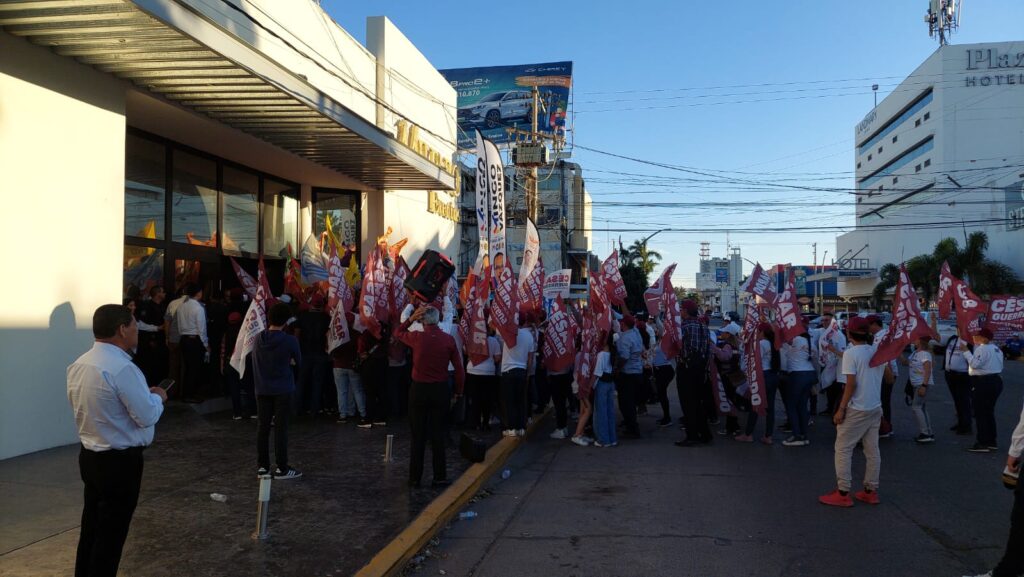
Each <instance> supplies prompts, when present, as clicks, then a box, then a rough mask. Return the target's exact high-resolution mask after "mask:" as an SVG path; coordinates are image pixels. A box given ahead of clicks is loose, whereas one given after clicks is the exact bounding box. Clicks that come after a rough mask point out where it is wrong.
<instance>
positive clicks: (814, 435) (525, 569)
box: [408, 362, 1024, 577]
mask: <svg viewBox="0 0 1024 577" xmlns="http://www.w3.org/2000/svg"><path fill="white" fill-rule="evenodd" d="M903 378H904V379H905V378H906V376H905V375H904V377H903ZM1004 379H1005V382H1006V387H1005V391H1004V392H1003V395H1002V397H1001V398H1000V399H999V404H998V407H997V417H998V421H999V439H1000V445H1001V447H1002V448H1003V449H1004V450H1002V451H1000V452H999V453H993V454H987V455H986V454H973V453H968V452H967V451H966V448H967V447H968V446H969V445H970V444H972V443H973V440H974V439H973V438H972V437H962V436H956V435H954V434H953V433H951V432H949V431H948V430H947V427H948V425H950V424H951V423H952V422H953V405H952V401H951V399H950V396H949V392H948V390H947V389H946V388H945V385H944V383H942V382H941V377H940V383H939V384H940V385H942V386H940V387H936V388H934V389H933V391H932V393H931V394H932V395H933V397H932V400H931V402H930V403H929V409H930V411H931V415H932V418H933V422H934V423H935V424H936V435H937V438H938V439H937V442H936V443H934V444H932V445H926V446H919V445H917V444H915V443H914V442H913V440H912V438H913V437H914V436H915V435H916V434H917V431H916V428H915V426H914V422H913V417H912V415H911V413H910V409H909V408H908V407H906V406H905V405H903V402H902V398H899V399H897V398H896V395H895V394H894V400H893V406H894V412H895V419H894V420H895V421H896V423H895V428H896V437H895V438H893V439H888V440H883V441H882V443H883V444H882V459H883V463H882V477H881V488H880V495H881V497H882V504H881V505H878V506H868V505H864V504H861V503H858V504H857V506H855V507H854V508H852V509H836V508H832V507H826V506H824V505H821V504H819V503H818V502H817V497H818V495H821V494H824V493H826V492H829V491H831V490H832V489H833V488H834V487H835V481H834V473H833V465H832V462H833V451H832V446H833V441H834V439H835V429H834V427H833V426H832V424H831V421H830V420H829V419H828V418H827V417H817V418H815V421H816V424H815V425H814V426H813V427H812V428H811V435H810V438H811V440H812V444H811V446H809V447H804V448H786V447H783V446H782V445H781V444H780V443H779V442H778V441H779V440H781V435H780V434H777V435H776V444H775V445H773V446H770V447H769V446H764V445H761V444H760V443H755V444H742V443H738V442H736V441H733V440H731V439H727V438H726V437H722V436H719V437H717V438H716V440H715V443H714V444H713V445H712V446H710V447H699V448H685V449H684V448H678V447H676V446H674V445H673V444H672V441H673V440H675V439H678V438H680V437H681V435H682V433H681V431H679V430H678V428H676V427H672V428H669V429H657V428H656V426H655V424H654V420H655V415H654V414H653V413H660V410H659V409H655V407H654V406H652V407H651V409H652V415H649V416H646V417H641V423H642V425H643V426H644V429H645V438H644V439H642V440H635V441H628V440H627V441H622V442H621V443H620V446H619V447H617V448H604V449H601V448H592V447H587V448H582V447H577V446H575V445H572V444H571V443H570V442H569V441H567V440H565V441H556V440H551V439H548V438H547V435H546V432H547V431H550V429H551V428H553V424H550V425H548V426H547V427H546V428H545V429H542V432H541V433H540V434H538V435H536V436H535V437H534V438H532V439H530V440H529V441H528V442H527V443H526V444H525V445H524V446H523V447H522V448H521V449H520V450H519V452H518V453H517V454H516V455H515V456H514V457H513V459H512V461H511V462H510V466H509V468H510V470H511V473H512V474H511V477H510V478H509V479H508V480H502V479H501V478H500V477H498V476H496V477H495V478H494V479H492V480H491V481H490V483H489V485H488V488H487V489H486V490H485V491H484V492H483V493H482V494H481V495H480V499H479V500H478V501H477V502H475V503H471V504H470V505H469V507H468V508H467V510H472V511H475V512H476V513H477V514H478V517H476V518H474V519H470V520H465V521H455V522H454V523H453V524H452V525H451V526H450V527H449V528H448V529H447V530H446V531H444V532H443V533H442V534H441V535H440V536H439V543H435V544H434V545H433V546H431V548H430V549H429V555H427V557H426V560H425V562H423V563H422V564H420V565H418V566H415V567H410V569H409V570H408V572H409V573H410V574H414V575H439V574H446V575H479V576H486V577H502V576H522V575H544V576H556V575H559V576H578V577H583V576H590V575H601V576H604V577H616V576H638V577H639V576H644V577H650V576H656V575H666V576H668V575H672V576H701V577H704V576H729V577H733V576H741V575H750V576H755V575H756V576H772V575H778V576H786V577H791V576H818V575H821V576H825V575H828V576H835V577H839V576H847V575H848V576H858V577H860V576H885V575H895V576H901V577H906V576H917V575H920V576H927V577H939V576H960V575H964V574H969V575H974V574H976V573H983V572H984V571H987V570H989V569H991V568H992V566H994V564H995V563H996V562H997V561H998V559H999V557H1000V555H1001V554H1002V550H1003V546H1004V545H1005V540H1006V536H1007V532H1008V528H1009V512H1010V508H1011V505H1012V499H1013V497H1012V493H1011V492H1010V491H1007V490H1006V489H1004V488H1003V487H1002V484H1001V482H1000V473H1001V471H1002V467H1003V465H1004V464H1005V460H1006V455H1005V448H1006V447H1007V446H1008V445H1009V437H1010V433H1011V431H1012V429H1013V427H1014V426H1015V425H1016V422H1017V417H1018V416H1019V414H1020V410H1021V403H1022V390H1024V363H1020V362H1010V363H1007V371H1006V373H1005V374H1004ZM901 382H902V381H901ZM901 389H902V385H899V386H898V387H897V388H896V390H897V391H900V390H901ZM673 402H674V401H673ZM676 407H677V405H673V409H674V410H676V411H677V410H678V409H677V408H676ZM781 410H782V407H781V404H780V405H779V411H780V414H781ZM657 416H660V415H657ZM673 416H674V417H678V413H674V414H673ZM863 466H864V461H863V457H862V456H861V455H860V454H858V455H857V458H856V460H855V462H854V480H855V487H856V488H859V480H860V478H861V476H862V475H863Z"/></svg>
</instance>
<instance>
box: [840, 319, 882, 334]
mask: <svg viewBox="0 0 1024 577" xmlns="http://www.w3.org/2000/svg"><path fill="white" fill-rule="evenodd" d="M876 318H877V317H876ZM869 324H871V323H869V322H868V319H866V318H864V317H853V318H851V319H850V322H848V323H846V330H848V331H850V332H851V333H866V332H868V325H869Z"/></svg>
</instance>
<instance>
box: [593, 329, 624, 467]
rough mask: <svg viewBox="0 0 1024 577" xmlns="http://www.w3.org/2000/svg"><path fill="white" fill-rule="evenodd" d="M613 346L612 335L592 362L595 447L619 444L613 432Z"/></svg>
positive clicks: (616, 435)
mask: <svg viewBox="0 0 1024 577" xmlns="http://www.w3.org/2000/svg"><path fill="white" fill-rule="evenodd" d="M614 346H615V344H614V341H613V337H612V335H608V339H607V340H606V341H605V343H604V348H603V349H602V350H601V352H599V353H597V360H596V361H595V362H594V376H596V377H597V383H596V384H595V385H594V436H595V437H597V440H596V441H594V446H595V447H614V446H616V445H618V444H619V437H618V434H617V433H616V431H615V379H614V375H613V374H612V370H613V367H612V353H611V350H612V348H613V347H614Z"/></svg>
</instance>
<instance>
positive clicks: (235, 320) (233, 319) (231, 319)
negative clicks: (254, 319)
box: [228, 312, 242, 325]
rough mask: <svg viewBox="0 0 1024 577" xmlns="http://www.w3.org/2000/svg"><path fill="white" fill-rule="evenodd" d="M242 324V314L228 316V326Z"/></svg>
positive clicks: (236, 313) (234, 313) (235, 313)
mask: <svg viewBox="0 0 1024 577" xmlns="http://www.w3.org/2000/svg"><path fill="white" fill-rule="evenodd" d="M241 322H242V313H240V312H233V313H231V314H229V315H228V324H232V325H236V324H239V323H241Z"/></svg>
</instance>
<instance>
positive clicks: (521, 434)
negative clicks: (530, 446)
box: [516, 429, 526, 437]
mask: <svg viewBox="0 0 1024 577" xmlns="http://www.w3.org/2000/svg"><path fill="white" fill-rule="evenodd" d="M516 436H517V437H525V436H526V429H516Z"/></svg>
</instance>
